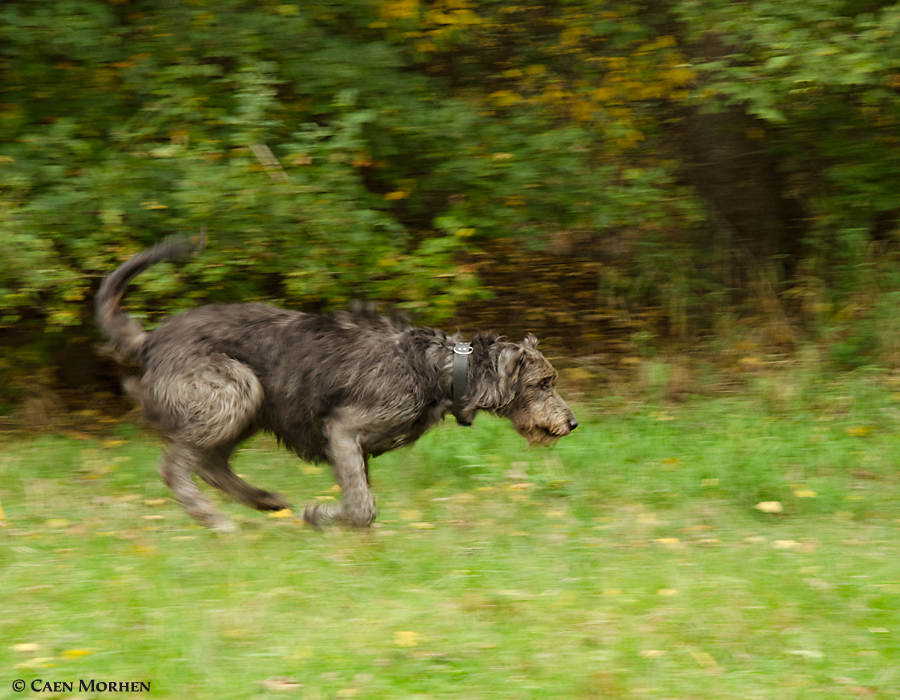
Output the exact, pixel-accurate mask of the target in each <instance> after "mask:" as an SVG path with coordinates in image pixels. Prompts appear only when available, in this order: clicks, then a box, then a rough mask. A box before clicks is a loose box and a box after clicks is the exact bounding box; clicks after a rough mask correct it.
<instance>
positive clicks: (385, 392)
mask: <svg viewBox="0 0 900 700" xmlns="http://www.w3.org/2000/svg"><path fill="white" fill-rule="evenodd" d="M190 252H191V246H190V245H189V244H188V243H187V242H186V241H179V240H176V241H169V242H165V243H162V244H159V245H157V246H155V247H153V248H150V249H149V250H146V251H144V252H143V253H140V254H139V255H137V256H135V257H134V258H132V259H131V260H129V261H128V262H126V263H125V264H124V265H122V266H121V267H120V268H118V269H117V270H116V271H115V272H113V273H112V274H110V275H109V276H108V277H107V278H106V279H105V280H104V282H103V284H102V285H101V287H100V291H99V292H98V295H97V301H96V314H97V320H98V322H99V324H100V327H101V328H102V329H103V331H104V333H105V334H106V336H107V337H108V338H109V340H110V341H111V344H112V346H113V349H114V351H115V352H116V354H117V355H118V357H119V358H120V360H122V361H125V362H129V363H132V364H134V365H137V366H138V367H139V373H138V376H136V377H131V378H130V379H129V380H127V381H126V388H127V389H128V391H129V393H130V394H131V395H132V396H133V398H134V399H135V400H136V401H137V402H138V403H139V404H140V405H141V407H142V408H143V411H144V414H145V416H146V417H147V418H148V419H149V420H150V421H152V422H153V423H155V424H156V425H157V426H159V428H160V430H161V431H162V432H163V434H164V435H165V437H166V439H167V440H168V443H169V447H168V450H167V451H166V453H165V456H164V457H163V460H162V464H161V466H160V473H161V475H162V478H163V479H164V480H165V482H166V484H167V485H168V486H169V487H170V488H171V489H172V491H173V492H174V493H175V495H176V497H177V498H178V500H179V502H180V503H181V505H182V506H183V508H184V509H185V511H187V513H188V514H189V515H191V516H192V517H193V518H195V519H196V520H198V521H199V522H200V523H202V524H203V525H206V526H208V527H211V528H213V529H216V530H219V531H230V530H233V529H234V527H235V526H234V524H233V523H232V522H231V520H230V519H228V518H227V517H226V516H224V515H223V514H221V513H219V512H218V511H216V510H215V509H214V508H213V506H212V504H211V503H210V502H209V501H208V500H207V499H206V497H205V496H203V494H202V493H201V492H200V490H199V489H198V488H197V486H196V484H195V483H194V482H193V480H192V474H193V473H196V474H198V475H199V476H200V477H201V478H202V479H203V480H204V481H206V482H207V483H209V484H211V485H213V486H215V487H217V488H219V489H221V490H223V491H225V492H226V493H228V494H229V495H231V496H232V497H233V498H234V499H236V500H237V501H239V502H241V503H244V504H246V505H248V506H250V507H253V508H257V509H259V510H280V509H282V508H287V507H288V503H287V501H285V499H284V498H283V497H282V496H280V495H278V494H274V493H270V492H267V491H263V490H261V489H258V488H255V487H254V486H251V485H250V484H248V483H247V482H245V481H244V480H243V479H241V478H240V477H238V476H237V475H236V474H234V473H233V472H232V471H231V468H230V467H229V464H228V461H229V458H230V456H231V453H232V452H233V450H234V449H235V447H237V445H238V444H239V443H240V442H241V441H242V440H244V439H246V438H247V437H249V436H250V435H252V434H253V433H255V432H257V431H259V430H265V431H269V432H271V433H274V434H275V435H276V436H277V438H278V439H279V440H280V441H281V442H282V443H284V444H285V445H286V446H287V447H288V448H289V449H290V450H292V451H293V452H295V453H296V454H298V455H300V456H301V457H303V458H304V459H307V460H311V461H326V462H328V463H329V464H330V465H331V466H332V468H333V470H334V475H335V478H336V480H337V483H338V484H339V485H340V487H341V490H342V493H343V498H342V501H341V502H339V503H336V504H322V503H315V504H312V505H310V506H309V507H308V508H307V509H306V512H305V518H306V520H307V521H308V522H309V523H311V524H313V525H318V524H321V523H325V522H329V521H339V522H344V523H348V524H351V525H354V526H366V525H368V524H370V523H371V522H372V521H373V520H374V518H375V513H376V510H375V499H374V498H373V496H372V493H371V491H370V490H369V485H368V476H369V467H368V458H369V457H371V456H376V455H379V454H382V453H383V452H387V451H389V450H393V449H395V448H397V447H401V446H403V445H406V444H409V443H411V442H413V441H415V440H416V439H418V438H419V437H420V436H421V435H422V434H423V433H424V432H425V431H426V430H427V429H428V428H429V427H431V426H432V425H434V424H435V423H437V422H438V421H440V420H441V419H442V418H443V416H444V414H445V413H447V412H448V411H449V410H450V408H451V404H452V395H453V390H452V363H453V345H454V338H453V337H450V336H447V335H446V334H445V333H443V332H441V331H439V330H435V329H433V328H415V327H412V326H410V325H408V324H407V323H406V322H405V321H404V320H402V319H399V318H385V317H382V316H378V315H377V314H375V313H374V312H373V311H371V310H370V309H366V308H357V309H355V310H353V311H351V312H339V313H335V314H331V315H326V316H319V315H313V314H306V313H300V312H296V311H286V310H283V309H278V308H275V307H273V306H269V305H267V304H255V303H254V304H235V305H228V306H225V305H210V306H203V307H201V308H198V309H195V310H193V311H187V312H184V313H181V314H178V315H176V316H173V317H171V318H169V319H168V320H166V321H165V322H164V323H163V324H162V325H160V326H159V327H158V328H157V329H156V330H154V331H151V332H145V331H144V330H143V329H142V328H141V326H140V324H138V322H137V321H135V320H134V319H132V318H130V317H129V316H127V315H126V314H125V313H124V312H123V310H122V308H121V306H120V305H119V302H120V299H121V297H122V295H123V293H124V291H125V288H126V287H127V285H128V283H129V282H130V281H131V280H132V279H133V278H134V277H135V276H136V275H138V274H139V273H140V272H142V271H143V270H145V269H147V268H148V267H150V266H151V265H154V264H155V263H158V262H160V261H162V260H166V259H179V258H183V257H185V256H186V255H188V254H189V253H190ZM536 346H537V339H536V338H535V337H534V336H533V335H529V336H528V337H527V338H526V339H525V340H524V341H523V342H522V343H509V342H505V341H504V340H503V339H502V338H500V337H497V336H495V335H493V334H490V333H480V334H478V335H476V336H475V338H474V339H473V341H472V349H473V352H472V354H471V355H470V356H469V369H468V376H469V381H468V389H467V392H466V394H465V396H464V397H463V407H462V409H461V411H460V416H459V417H460V418H461V419H462V420H464V421H466V422H471V421H472V420H473V419H474V417H475V414H476V413H477V412H478V411H479V410H485V411H490V412H492V413H495V414H497V415H500V416H504V417H507V418H509V419H510V420H511V421H512V423H513V425H514V427H515V429H516V430H517V431H518V432H519V433H521V434H522V435H524V436H525V437H526V438H527V439H528V441H529V443H536V444H550V443H552V442H554V441H555V440H556V439H557V438H558V437H561V436H563V435H567V434H568V433H570V432H571V431H572V430H573V429H574V428H575V426H576V425H577V421H576V420H575V417H574V415H573V413H572V411H571V410H570V409H569V407H568V406H567V405H566V403H565V402H564V401H563V400H562V398H560V396H559V394H558V393H557V392H556V390H555V388H554V384H555V381H556V372H555V370H554V369H553V367H552V366H551V365H550V363H549V362H547V360H546V359H545V358H544V356H543V355H542V354H541V353H540V352H539V351H538V350H537V347H536Z"/></svg>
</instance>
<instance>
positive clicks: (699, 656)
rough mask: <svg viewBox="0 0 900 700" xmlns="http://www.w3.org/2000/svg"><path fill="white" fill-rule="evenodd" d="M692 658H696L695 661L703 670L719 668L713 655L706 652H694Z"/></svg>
mask: <svg viewBox="0 0 900 700" xmlns="http://www.w3.org/2000/svg"><path fill="white" fill-rule="evenodd" d="M691 656H693V657H694V661H696V662H697V663H698V664H700V665H701V666H703V668H713V667H714V666H718V665H719V664H718V663H716V660H715V659H714V658H713V656H712V654H708V653H707V652H705V651H692V652H691Z"/></svg>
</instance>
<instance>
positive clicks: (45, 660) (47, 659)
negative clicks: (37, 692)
mask: <svg viewBox="0 0 900 700" xmlns="http://www.w3.org/2000/svg"><path fill="white" fill-rule="evenodd" d="M53 661H54V659H53V657H52V656H43V657H40V658H34V659H29V660H28V661H23V662H22V663H20V664H16V668H23V669H24V668H50V667H51V666H55V665H56V664H54V663H52V662H53Z"/></svg>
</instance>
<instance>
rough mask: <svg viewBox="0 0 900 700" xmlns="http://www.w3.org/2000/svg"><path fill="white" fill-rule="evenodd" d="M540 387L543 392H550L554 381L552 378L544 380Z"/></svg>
mask: <svg viewBox="0 0 900 700" xmlns="http://www.w3.org/2000/svg"><path fill="white" fill-rule="evenodd" d="M538 386H540V388H541V391H550V389H551V388H553V380H552V379H550V378H547V379H544V380H542V381H541V383H540V384H539V385H538Z"/></svg>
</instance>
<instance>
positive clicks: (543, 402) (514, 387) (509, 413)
mask: <svg viewBox="0 0 900 700" xmlns="http://www.w3.org/2000/svg"><path fill="white" fill-rule="evenodd" d="M537 344H538V341H537V338H536V337H535V336H533V335H531V334H529V335H528V336H527V337H526V338H525V340H523V341H522V342H521V343H507V342H502V341H500V340H499V339H495V341H494V342H493V343H492V344H491V345H490V347H489V349H488V357H489V369H488V371H487V372H485V373H483V374H482V375H481V376H480V377H479V378H478V379H477V392H476V393H477V395H476V397H475V399H476V401H475V406H474V408H475V409H479V408H480V409H485V410H488V411H492V412H494V413H496V414H497V415H499V416H503V417H504V418H509V419H510V420H511V421H512V424H513V426H514V427H515V429H516V431H517V432H518V433H519V434H520V435H522V436H524V437H525V438H526V439H527V440H528V444H529V445H552V444H553V443H554V442H556V440H558V439H559V438H561V437H563V436H565V435H568V434H569V433H571V432H572V431H573V430H574V429H575V428H576V427H577V426H578V421H577V420H575V414H574V413H572V409H571V408H569V406H568V405H567V404H566V402H565V401H563V399H562V397H561V396H560V395H559V393H557V391H556V380H557V372H556V370H555V369H553V365H551V364H550V363H549V362H548V361H547V358H546V357H544V355H543V354H542V353H541V352H540V351H539V350H538V349H537ZM473 412H474V411H473Z"/></svg>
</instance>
